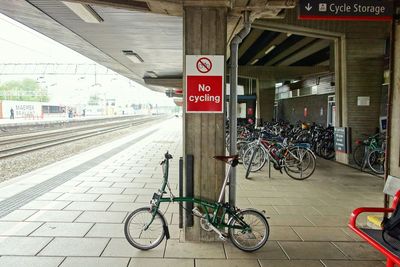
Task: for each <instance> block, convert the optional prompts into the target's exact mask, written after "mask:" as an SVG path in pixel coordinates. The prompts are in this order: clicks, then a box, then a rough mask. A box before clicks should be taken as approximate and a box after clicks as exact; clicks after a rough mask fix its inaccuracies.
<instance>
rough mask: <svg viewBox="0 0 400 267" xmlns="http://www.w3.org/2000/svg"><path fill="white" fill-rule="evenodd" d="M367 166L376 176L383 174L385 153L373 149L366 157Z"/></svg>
mask: <svg viewBox="0 0 400 267" xmlns="http://www.w3.org/2000/svg"><path fill="white" fill-rule="evenodd" d="M368 166H369V167H370V168H371V170H372V171H373V172H374V173H376V174H383V173H384V172H385V151H383V150H382V149H374V150H372V151H371V152H370V153H369V155H368Z"/></svg>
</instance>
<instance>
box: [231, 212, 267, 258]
mask: <svg viewBox="0 0 400 267" xmlns="http://www.w3.org/2000/svg"><path fill="white" fill-rule="evenodd" d="M228 225H229V236H230V238H231V241H232V243H233V244H234V245H235V246H236V247H237V248H239V249H241V250H243V251H246V252H252V251H256V250H258V249H260V248H262V247H263V246H264V245H265V243H266V242H267V240H268V237H269V225H268V221H267V219H266V218H265V216H264V215H263V214H262V213H261V212H259V211H257V210H253V209H246V210H242V211H240V212H238V213H237V214H236V217H232V218H231V219H230V220H229V222H228Z"/></svg>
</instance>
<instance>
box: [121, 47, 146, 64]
mask: <svg viewBox="0 0 400 267" xmlns="http://www.w3.org/2000/svg"><path fill="white" fill-rule="evenodd" d="M122 53H124V55H125V56H126V57H127V58H129V59H130V60H131V61H132V62H133V63H142V62H144V60H143V59H142V58H141V57H140V56H139V55H138V54H137V53H135V52H133V51H132V50H122Z"/></svg>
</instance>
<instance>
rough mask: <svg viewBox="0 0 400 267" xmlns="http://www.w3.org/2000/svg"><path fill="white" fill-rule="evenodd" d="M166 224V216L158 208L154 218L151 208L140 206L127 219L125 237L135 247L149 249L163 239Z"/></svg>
mask: <svg viewBox="0 0 400 267" xmlns="http://www.w3.org/2000/svg"><path fill="white" fill-rule="evenodd" d="M164 225H166V223H165V220H164V217H163V216H162V215H161V213H160V212H159V211H158V210H157V211H156V214H155V215H154V218H153V212H152V211H151V210H150V208H148V207H143V208H139V209H137V210H135V211H133V212H132V213H131V214H129V216H128V218H127V219H126V221H125V225H124V233H125V237H126V239H127V240H128V242H129V243H130V244H131V245H132V246H134V247H135V248H138V249H141V250H149V249H152V248H155V247H157V246H158V245H159V244H160V243H161V242H162V241H163V239H164V236H165V231H164Z"/></svg>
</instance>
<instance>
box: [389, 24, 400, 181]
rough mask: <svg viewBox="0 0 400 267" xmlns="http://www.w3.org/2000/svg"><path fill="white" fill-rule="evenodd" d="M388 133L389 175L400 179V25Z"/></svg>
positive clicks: (397, 33)
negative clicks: (389, 129)
mask: <svg viewBox="0 0 400 267" xmlns="http://www.w3.org/2000/svg"><path fill="white" fill-rule="evenodd" d="M393 59H394V71H393V75H394V79H393V81H394V84H393V89H392V106H391V108H392V111H391V131H390V164H389V168H390V174H391V175H393V176H396V177H400V159H399V155H400V138H399V136H400V123H399V122H400V25H399V24H397V25H396V34H395V46H394V56H393Z"/></svg>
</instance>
